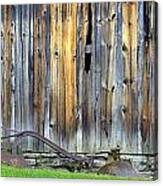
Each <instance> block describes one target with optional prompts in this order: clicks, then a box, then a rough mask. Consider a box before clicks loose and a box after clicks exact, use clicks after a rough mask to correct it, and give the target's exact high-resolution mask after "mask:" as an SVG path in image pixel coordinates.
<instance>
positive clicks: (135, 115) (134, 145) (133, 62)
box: [129, 2, 138, 152]
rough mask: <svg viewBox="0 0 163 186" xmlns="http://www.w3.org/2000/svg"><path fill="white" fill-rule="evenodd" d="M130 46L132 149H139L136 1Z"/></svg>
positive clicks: (131, 16)
mask: <svg viewBox="0 0 163 186" xmlns="http://www.w3.org/2000/svg"><path fill="white" fill-rule="evenodd" d="M129 6H130V20H129V24H130V28H129V29H130V45H131V46H130V47H131V51H130V52H131V54H130V56H131V69H130V71H131V79H130V84H131V96H132V103H131V104H132V106H131V107H132V108H131V109H132V124H131V125H132V131H131V132H132V134H131V135H132V137H131V139H132V144H131V145H132V147H131V148H132V151H135V152H137V151H138V149H137V148H138V144H137V142H138V135H137V134H138V91H137V78H138V77H137V27H138V25H137V19H138V14H137V12H138V6H137V3H136V2H133V3H130V5H129Z"/></svg>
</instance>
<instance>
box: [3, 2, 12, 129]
mask: <svg viewBox="0 0 163 186" xmlns="http://www.w3.org/2000/svg"><path fill="white" fill-rule="evenodd" d="M11 13H12V12H11V6H10V5H4V33H3V34H4V56H3V85H2V89H3V98H2V104H3V107H2V117H3V124H4V126H5V127H9V128H10V125H11V86H10V84H11V68H12V62H11V61H12V60H11V59H12V53H11V52H12V50H11V49H12V47H11V36H12V27H11V16H12V14H11Z"/></svg>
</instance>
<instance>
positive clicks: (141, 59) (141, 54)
mask: <svg viewBox="0 0 163 186" xmlns="http://www.w3.org/2000/svg"><path fill="white" fill-rule="evenodd" d="M137 34H138V41H137V42H138V51H137V77H138V79H137V90H138V152H139V153H141V152H142V136H141V124H142V122H141V116H142V109H143V72H144V68H143V63H144V3H143V2H139V3H138V33H137Z"/></svg>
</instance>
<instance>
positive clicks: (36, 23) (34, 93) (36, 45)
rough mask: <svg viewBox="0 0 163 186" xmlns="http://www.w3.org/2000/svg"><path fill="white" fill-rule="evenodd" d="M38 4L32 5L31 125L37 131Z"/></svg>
mask: <svg viewBox="0 0 163 186" xmlns="http://www.w3.org/2000/svg"><path fill="white" fill-rule="evenodd" d="M38 7H39V6H38V5H34V7H33V8H34V15H33V16H34V28H33V32H34V40H33V47H34V49H33V50H34V61H33V71H34V72H33V79H34V80H33V111H34V116H33V127H34V131H35V132H38V81H39V80H38V63H39V60H38V54H39V48H38V34H39V33H38ZM34 148H35V150H36V149H38V143H37V141H36V140H35V141H34Z"/></svg>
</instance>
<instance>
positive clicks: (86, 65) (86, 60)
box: [85, 3, 92, 73]
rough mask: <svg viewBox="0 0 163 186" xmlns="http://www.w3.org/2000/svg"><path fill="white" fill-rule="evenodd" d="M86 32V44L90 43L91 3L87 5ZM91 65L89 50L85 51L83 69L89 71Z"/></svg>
mask: <svg viewBox="0 0 163 186" xmlns="http://www.w3.org/2000/svg"><path fill="white" fill-rule="evenodd" d="M88 6H89V7H88V32H87V38H86V46H88V45H91V44H92V11H91V3H89V5H88ZM90 65H91V52H90V51H89V52H86V54H85V71H86V73H88V72H89V70H90Z"/></svg>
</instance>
